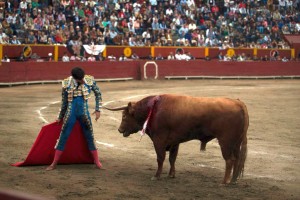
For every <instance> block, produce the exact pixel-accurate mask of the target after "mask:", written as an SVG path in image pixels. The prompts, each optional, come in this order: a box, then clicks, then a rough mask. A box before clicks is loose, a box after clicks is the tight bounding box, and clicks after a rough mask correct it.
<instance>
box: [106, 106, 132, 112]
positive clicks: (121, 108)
mask: <svg viewBox="0 0 300 200" xmlns="http://www.w3.org/2000/svg"><path fill="white" fill-rule="evenodd" d="M102 107H103V108H104V109H106V110H110V111H118V110H125V109H126V108H127V107H128V106H123V107H119V108H108V107H106V106H102Z"/></svg>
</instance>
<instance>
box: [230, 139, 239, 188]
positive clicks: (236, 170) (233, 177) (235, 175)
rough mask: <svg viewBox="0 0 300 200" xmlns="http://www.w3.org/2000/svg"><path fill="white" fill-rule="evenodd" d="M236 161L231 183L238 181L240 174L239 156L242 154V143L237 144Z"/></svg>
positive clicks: (235, 150)
mask: <svg viewBox="0 0 300 200" xmlns="http://www.w3.org/2000/svg"><path fill="white" fill-rule="evenodd" d="M233 152H234V153H233V154H234V156H235V159H234V163H233V173H232V178H231V183H236V181H237V178H238V176H239V156H240V145H236V147H235V149H234V151H233Z"/></svg>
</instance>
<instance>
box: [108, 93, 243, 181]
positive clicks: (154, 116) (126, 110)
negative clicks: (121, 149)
mask: <svg viewBox="0 0 300 200" xmlns="http://www.w3.org/2000/svg"><path fill="white" fill-rule="evenodd" d="M106 109H108V110H111V111H118V110H123V113H122V122H121V124H120V127H119V129H118V131H119V132H120V133H122V134H123V136H124V137H128V136H129V135H130V134H133V133H136V132H138V131H140V130H142V131H144V132H145V133H146V134H147V135H148V136H149V137H150V138H151V140H152V142H153V144H154V148H155V152H156V155H157V164H158V167H157V171H156V173H155V175H154V177H152V180H155V179H159V178H160V176H161V172H162V169H163V162H164V160H165V157H166V151H169V162H170V170H169V174H168V176H169V177H175V161H176V157H177V154H178V149H179V144H180V143H183V142H187V141H190V140H200V141H201V147H200V150H205V147H206V143H207V142H209V141H211V140H212V139H214V138H216V139H217V140H218V142H219V145H220V147H221V152H222V156H223V158H224V160H225V175H224V178H223V181H222V183H223V184H228V183H235V182H236V181H237V179H238V178H239V177H240V176H242V174H243V171H244V165H245V161H246V156H247V129H248V126H249V116H248V111H247V107H246V105H245V104H244V103H243V102H242V101H240V100H235V99H229V98H208V97H191V96H182V95H174V94H163V95H159V96H148V97H145V98H143V99H141V100H140V101H137V102H129V103H128V105H127V106H122V107H118V108H107V107H106ZM231 174H232V176H231ZM230 177H231V179H230Z"/></svg>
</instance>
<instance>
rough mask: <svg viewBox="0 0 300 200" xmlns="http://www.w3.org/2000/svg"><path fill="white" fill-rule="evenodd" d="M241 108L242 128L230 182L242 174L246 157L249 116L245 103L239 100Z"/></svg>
mask: <svg viewBox="0 0 300 200" xmlns="http://www.w3.org/2000/svg"><path fill="white" fill-rule="evenodd" d="M241 105H242V108H243V109H242V110H243V112H244V130H243V134H242V138H241V139H242V141H241V144H240V147H239V153H238V158H237V160H236V164H235V166H234V170H233V175H232V180H231V182H235V181H236V180H237V178H239V177H241V176H243V173H244V166H245V162H246V158H247V131H248V127H249V116H248V111H247V107H246V105H245V104H244V103H243V102H241Z"/></svg>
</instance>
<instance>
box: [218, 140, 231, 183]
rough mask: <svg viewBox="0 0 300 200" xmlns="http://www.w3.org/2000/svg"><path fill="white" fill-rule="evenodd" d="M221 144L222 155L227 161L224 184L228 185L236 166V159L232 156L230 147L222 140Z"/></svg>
mask: <svg viewBox="0 0 300 200" xmlns="http://www.w3.org/2000/svg"><path fill="white" fill-rule="evenodd" d="M219 144H220V146H221V151H222V155H223V158H224V160H225V175H224V179H223V182H222V184H228V183H230V175H231V172H232V168H233V164H234V158H233V156H232V152H231V147H230V145H228V144H227V143H226V142H222V141H220V140H219Z"/></svg>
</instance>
